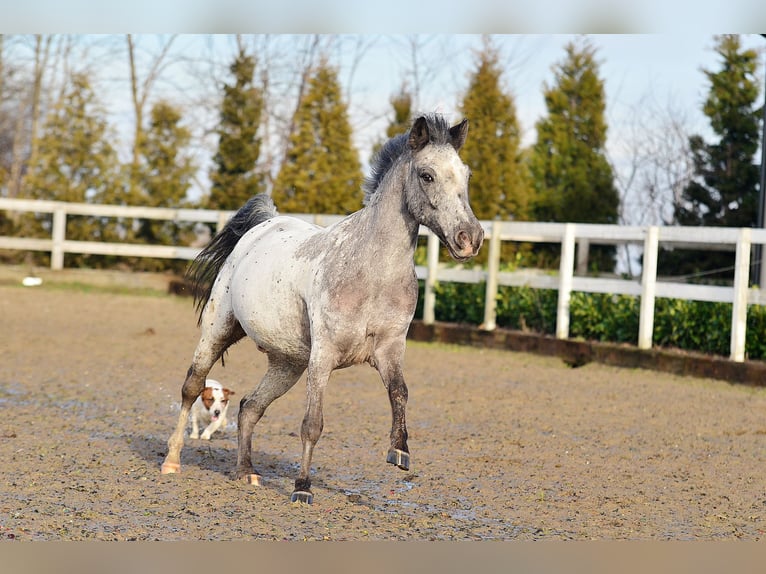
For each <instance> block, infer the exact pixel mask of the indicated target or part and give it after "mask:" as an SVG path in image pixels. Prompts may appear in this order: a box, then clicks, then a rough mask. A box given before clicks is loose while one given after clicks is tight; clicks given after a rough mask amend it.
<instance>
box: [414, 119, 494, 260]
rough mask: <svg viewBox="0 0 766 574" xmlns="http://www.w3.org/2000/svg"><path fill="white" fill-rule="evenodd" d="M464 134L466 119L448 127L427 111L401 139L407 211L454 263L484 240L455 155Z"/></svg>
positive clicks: (464, 174)
mask: <svg viewBox="0 0 766 574" xmlns="http://www.w3.org/2000/svg"><path fill="white" fill-rule="evenodd" d="M467 134H468V120H463V121H462V122H460V123H459V124H457V125H455V126H452V127H450V125H449V123H448V122H447V121H446V120H445V119H444V117H443V116H440V115H428V116H421V117H419V118H418V119H416V120H415V122H414V123H413V125H412V128H411V129H410V131H409V133H408V134H407V140H406V142H407V148H408V149H409V152H410V154H409V155H410V158H409V161H408V166H409V170H408V173H407V175H406V178H407V182H406V185H405V194H406V204H407V209H408V210H409V212H410V213H411V214H412V215H413V216H414V217H415V219H416V220H417V221H418V223H420V224H422V225H425V226H426V227H428V228H429V229H430V230H431V231H433V232H434V233H435V234H436V235H437V237H439V239H440V240H441V242H442V243H443V244H444V245H446V246H447V249H448V250H449V253H450V255H451V256H452V257H453V258H454V259H456V260H457V261H465V260H467V259H469V258H471V257H473V256H474V255H476V254H477V253H478V252H479V248H480V247H481V244H482V242H483V241H484V230H483V229H482V227H481V224H480V223H479V220H478V219H476V216H475V215H474V213H473V210H472V209H471V206H470V204H469V202H468V180H469V178H470V176H471V170H470V169H469V168H468V166H467V165H465V164H464V163H463V162H462V161H461V159H460V157H459V156H458V151H459V150H460V148H461V147H462V146H463V144H464V143H465V138H466V135H467Z"/></svg>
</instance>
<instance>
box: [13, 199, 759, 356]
mask: <svg viewBox="0 0 766 574" xmlns="http://www.w3.org/2000/svg"><path fill="white" fill-rule="evenodd" d="M0 210H5V211H7V212H33V213H50V214H52V215H53V221H52V228H51V237H50V238H49V239H48V238H45V239H37V238H24V237H3V236H0V249H11V250H23V251H47V252H50V254H51V268H52V269H62V268H63V266H64V254H65V253H83V254H100V255H116V256H133V257H156V258H169V259H186V260H188V259H193V258H194V257H195V256H196V255H197V253H198V252H199V249H198V248H194V247H187V246H164V245H141V244H129V243H105V242H96V241H74V240H69V239H66V222H67V217H68V216H69V215H86V216H98V217H115V218H132V219H158V220H165V221H177V222H189V223H195V222H200V223H214V224H216V225H218V226H219V228H220V226H221V225H223V224H224V223H225V222H226V221H228V219H229V218H230V217H231V215H232V214H233V212H231V211H214V210H205V209H168V208H151V207H129V206H113V205H93V204H82V203H65V202H58V201H38V200H24V199H10V198H0ZM294 215H295V216H296V217H299V218H301V219H304V220H306V221H310V222H313V223H316V224H318V225H331V224H333V223H335V222H337V221H339V220H340V219H342V217H341V216H337V215H307V214H294ZM482 226H483V227H484V231H485V234H486V239H485V242H486V246H485V247H484V249H488V250H489V259H488V265H487V268H486V269H473V268H462V267H453V266H446V265H444V264H441V263H439V241H438V239H437V238H436V236H435V235H434V234H433V233H431V232H430V231H428V230H427V229H425V228H421V230H420V234H421V235H424V236H427V237H428V241H427V248H426V250H427V256H426V265H423V266H417V267H416V272H417V275H418V278H419V279H422V280H424V282H425V298H424V311H423V321H424V322H425V323H433V322H434V321H435V316H434V308H435V303H436V293H435V287H436V284H437V282H440V281H442V282H458V283H482V282H486V294H485V305H484V322H483V323H482V325H481V328H482V329H486V330H492V329H494V328H495V327H496V323H495V320H496V308H495V305H496V297H497V293H498V289H499V287H500V286H502V285H507V286H526V287H531V288H535V289H555V290H556V291H558V303H557V314H556V337H558V338H561V339H566V338H567V337H568V336H569V302H570V298H571V294H572V291H584V292H590V293H615V294H624V295H634V296H638V297H640V298H641V305H640V316H639V332H638V347H639V348H641V349H649V348H651V346H652V332H653V327H654V304H655V299H656V298H657V297H666V298H674V299H687V300H689V299H690V300H697V301H713V302H725V303H732V316H731V326H732V329H731V340H730V358H731V359H732V360H734V361H738V362H741V361H744V359H745V337H746V318H747V306H748V305H754V304H757V305H762V304H766V290H761V289H759V288H755V287H753V288H748V282H749V278H750V275H749V273H750V250H751V247H752V245H754V244H757V245H764V244H766V230H763V229H751V228H741V229H740V228H720V227H656V226H649V227H639V226H617V225H598V224H584V223H531V222H509V221H482ZM509 241H510V242H524V243H556V244H560V245H561V264H560V267H559V271H558V273H544V272H540V271H537V270H532V269H521V270H518V271H513V272H507V271H500V253H501V247H502V244H503V242H509ZM590 244H607V245H625V244H635V245H640V246H641V247H642V248H643V272H642V275H641V277H640V278H636V279H632V280H631V279H616V278H609V277H590V276H584V273H582V267H583V263H584V258H585V257H587V255H586V254H587V251H588V246H589V245H590ZM660 244H664V245H673V246H675V247H677V248H696V249H699V248H704V249H709V250H730V251H734V252H735V253H736V260H735V270H734V284H733V286H732V287H719V286H706V285H691V284H686V283H675V282H670V281H660V280H658V279H657V254H658V250H659V245H660ZM576 246H578V247H577V249H576V248H575V247H576ZM576 259H577V260H576ZM576 269H580V270H581V273H580V274H576Z"/></svg>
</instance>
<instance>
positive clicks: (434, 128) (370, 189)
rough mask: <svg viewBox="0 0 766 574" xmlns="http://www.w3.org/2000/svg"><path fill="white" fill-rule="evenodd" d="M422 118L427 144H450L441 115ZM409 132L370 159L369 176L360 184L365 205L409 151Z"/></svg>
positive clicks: (386, 144)
mask: <svg viewBox="0 0 766 574" xmlns="http://www.w3.org/2000/svg"><path fill="white" fill-rule="evenodd" d="M423 117H424V118H425V120H426V125H427V126H428V136H429V137H428V139H429V143H432V144H436V145H444V144H448V143H450V141H451V136H450V133H449V130H450V125H449V122H448V121H447V119H446V118H445V117H444V116H443V115H441V114H426V115H424V116H423ZM411 129H412V128H411V127H410V130H411ZM410 130H408V131H407V132H406V133H403V134H399V135H397V136H394V137H392V138H391V139H389V140H388V141H387V142H386V143H384V144H383V147H381V148H380V150H378V152H377V153H376V154H375V156H374V157H373V158H372V161H371V163H370V175H369V176H368V177H366V178H365V179H364V183H363V184H362V189H363V190H364V204H365V205H368V204H369V203H370V201H371V200H372V198H373V196H374V195H375V192H376V191H377V190H378V187H379V186H380V182H382V181H383V178H384V177H385V176H386V174H387V173H388V172H389V170H390V169H391V167H392V166H393V165H394V164H395V163H396V161H397V160H398V159H399V158H400V157H401V156H402V155H404V154H405V153H408V152H409V151H410V150H409V146H408V145H407V140H408V139H409V136H410Z"/></svg>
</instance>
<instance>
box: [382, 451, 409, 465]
mask: <svg viewBox="0 0 766 574" xmlns="http://www.w3.org/2000/svg"><path fill="white" fill-rule="evenodd" d="M386 462H387V463H390V464H393V465H395V466H398V467H399V468H401V469H402V470H409V469H410V453H408V452H404V451H403V450H399V449H398V448H392V449H391V450H389V451H388V456H387V457H386Z"/></svg>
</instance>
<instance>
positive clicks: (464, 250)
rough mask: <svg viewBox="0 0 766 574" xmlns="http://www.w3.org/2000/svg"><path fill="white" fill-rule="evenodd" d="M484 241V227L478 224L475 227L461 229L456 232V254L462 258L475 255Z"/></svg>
mask: <svg viewBox="0 0 766 574" xmlns="http://www.w3.org/2000/svg"><path fill="white" fill-rule="evenodd" d="M482 243H484V229H483V228H482V226H481V225H476V226H475V227H474V228H473V229H470V230H469V229H460V230H459V231H458V232H457V233H456V234H455V246H456V247H457V249H456V250H455V255H457V256H458V257H459V258H461V259H468V258H469V257H473V256H475V255H476V254H477V253H478V252H479V249H481V245H482Z"/></svg>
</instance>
